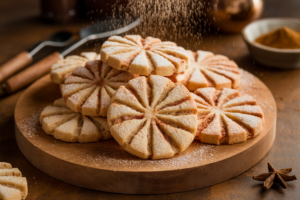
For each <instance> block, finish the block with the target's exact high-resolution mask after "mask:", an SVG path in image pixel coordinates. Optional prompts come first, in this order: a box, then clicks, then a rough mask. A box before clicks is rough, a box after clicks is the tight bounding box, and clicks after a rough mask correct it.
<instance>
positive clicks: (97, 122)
mask: <svg viewBox="0 0 300 200" xmlns="http://www.w3.org/2000/svg"><path fill="white" fill-rule="evenodd" d="M40 123H41V124H42V128H43V130H44V131H45V132H46V133H47V134H49V135H52V136H53V137H55V138H56V139H59V140H62V141H65V142H80V143H86V142H97V141H99V140H106V139H110V138H111V135H110V132H109V127H108V124H107V119H106V118H103V117H88V116H84V115H82V114H81V113H76V112H74V111H72V110H71V109H69V108H68V107H67V105H66V103H65V102H64V100H63V99H58V100H56V101H55V102H54V103H53V106H47V107H46V108H44V110H43V111H42V113H41V115H40Z"/></svg>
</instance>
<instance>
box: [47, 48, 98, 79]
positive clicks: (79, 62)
mask: <svg viewBox="0 0 300 200" xmlns="http://www.w3.org/2000/svg"><path fill="white" fill-rule="evenodd" d="M92 60H100V55H97V53H95V52H82V53H81V56H75V55H73V56H68V57H66V58H65V59H61V60H59V61H58V62H57V63H55V64H54V65H52V67H51V72H50V77H51V80H52V82H53V83H56V84H62V83H63V82H64V81H65V78H66V77H67V76H68V75H69V74H70V73H71V72H72V71H73V70H74V69H75V68H76V67H79V66H84V65H85V63H86V62H88V61H92Z"/></svg>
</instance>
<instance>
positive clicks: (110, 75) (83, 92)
mask: <svg viewBox="0 0 300 200" xmlns="http://www.w3.org/2000/svg"><path fill="white" fill-rule="evenodd" d="M134 77H135V75H132V74H130V73H128V72H124V71H120V70H117V69H114V68H112V67H109V66H108V65H107V64H105V63H103V62H102V61H99V60H95V61H90V62H87V63H86V66H85V67H77V68H76V69H74V71H73V72H72V74H71V75H70V76H68V77H67V78H66V80H65V82H64V84H63V85H62V87H61V92H62V96H63V98H64V99H65V101H66V103H67V106H68V107H69V108H70V109H71V110H73V111H75V112H81V113H82V114H83V115H87V116H94V117H96V116H102V117H106V112H107V108H108V105H109V102H110V99H111V97H112V95H113V94H114V93H115V91H116V90H117V89H118V88H119V87H120V86H122V85H123V86H125V85H127V83H128V81H129V80H131V79H133V78H134Z"/></svg>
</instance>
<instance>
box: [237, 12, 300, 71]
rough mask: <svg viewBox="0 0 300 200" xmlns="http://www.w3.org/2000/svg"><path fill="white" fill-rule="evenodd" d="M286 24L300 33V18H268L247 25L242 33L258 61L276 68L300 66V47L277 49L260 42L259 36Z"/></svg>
mask: <svg viewBox="0 0 300 200" xmlns="http://www.w3.org/2000/svg"><path fill="white" fill-rule="evenodd" d="M283 26H286V27H288V28H291V29H293V30H295V31H297V32H299V33H300V20H299V19H290V18H267V19H261V20H257V21H255V22H252V23H251V24H249V25H248V26H246V27H245V28H244V29H243V31H242V35H243V38H244V40H245V42H246V44H247V46H248V49H249V51H250V53H251V55H252V57H253V58H254V60H255V61H257V62H258V63H260V64H262V65H264V66H267V67H275V68H282V69H287V68H300V49H277V48H271V47H267V46H264V45H261V44H258V43H256V42H254V41H255V39H256V38H258V37H259V36H261V35H263V34H266V33H268V32H270V31H273V30H275V29H278V28H281V27H283Z"/></svg>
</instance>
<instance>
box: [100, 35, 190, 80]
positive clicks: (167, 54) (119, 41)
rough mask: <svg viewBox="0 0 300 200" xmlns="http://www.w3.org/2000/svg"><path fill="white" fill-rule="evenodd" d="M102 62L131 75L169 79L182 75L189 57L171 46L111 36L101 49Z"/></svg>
mask: <svg viewBox="0 0 300 200" xmlns="http://www.w3.org/2000/svg"><path fill="white" fill-rule="evenodd" d="M100 54H101V60H102V61H103V62H105V63H108V65H109V66H112V67H113V68H115V69H119V70H123V71H128V72H130V73H132V74H139V75H144V76H149V75H151V74H157V75H161V76H171V75H172V74H173V73H181V72H183V71H184V70H185V69H186V68H187V65H188V62H189V55H188V53H187V52H186V51H185V50H184V49H183V48H182V47H178V46H177V45H176V44H175V43H173V42H162V41H161V40H160V39H157V38H153V37H147V38H146V39H143V38H142V37H141V36H140V35H126V36H124V37H120V36H112V37H110V38H108V40H107V41H106V42H104V44H103V45H102V47H101V52H100Z"/></svg>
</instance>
